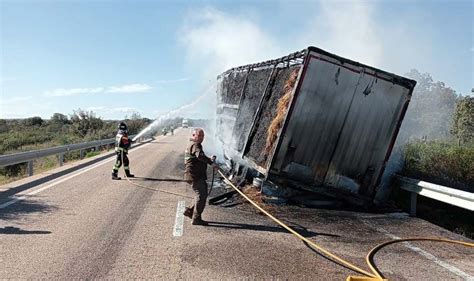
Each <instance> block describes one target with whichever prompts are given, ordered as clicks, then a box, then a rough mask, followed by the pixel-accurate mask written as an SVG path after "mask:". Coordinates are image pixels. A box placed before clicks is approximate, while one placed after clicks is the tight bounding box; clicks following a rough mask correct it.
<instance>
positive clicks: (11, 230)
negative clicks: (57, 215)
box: [0, 226, 51, 234]
mask: <svg viewBox="0 0 474 281" xmlns="http://www.w3.org/2000/svg"><path fill="white" fill-rule="evenodd" d="M50 233H51V231H46V230H23V229H21V228H18V227H14V226H5V227H3V228H0V234H50Z"/></svg>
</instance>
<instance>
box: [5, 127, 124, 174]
mask: <svg viewBox="0 0 474 281" xmlns="http://www.w3.org/2000/svg"><path fill="white" fill-rule="evenodd" d="M130 138H133V136H130ZM113 143H115V138H110V139H104V140H97V141H90V142H83V143H75V144H68V145H62V146H56V147H51V148H45V149H39V150H32V151H26V152H20V153H14V154H7V155H0V167H4V166H9V165H14V164H19V163H28V175H29V176H32V175H33V160H34V159H37V158H41V157H47V156H51V155H59V157H58V160H59V166H62V165H63V163H64V153H67V152H71V151H76V150H80V158H81V159H82V158H84V150H85V149H88V148H92V147H94V148H95V150H96V151H97V150H98V148H99V146H104V145H109V144H113Z"/></svg>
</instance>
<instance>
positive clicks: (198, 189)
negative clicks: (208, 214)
mask: <svg viewBox="0 0 474 281" xmlns="http://www.w3.org/2000/svg"><path fill="white" fill-rule="evenodd" d="M190 184H191V187H192V189H193V190H194V193H195V196H194V205H193V206H190V207H189V208H191V209H194V212H193V220H194V219H200V218H201V214H202V212H203V211H204V207H205V206H206V201H207V183H206V180H203V179H201V180H194V181H192V182H190Z"/></svg>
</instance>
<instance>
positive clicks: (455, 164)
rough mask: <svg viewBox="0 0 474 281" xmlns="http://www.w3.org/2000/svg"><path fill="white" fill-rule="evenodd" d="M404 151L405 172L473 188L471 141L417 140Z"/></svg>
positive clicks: (446, 183) (473, 165)
mask: <svg viewBox="0 0 474 281" xmlns="http://www.w3.org/2000/svg"><path fill="white" fill-rule="evenodd" d="M404 153H405V165H404V167H403V174H404V175H407V176H410V177H414V178H419V179H425V180H427V181H431V182H436V183H438V184H442V185H447V186H450V187H453V188H459V189H463V190H467V191H470V192H474V145H470V146H459V145H458V144H456V143H450V142H441V141H432V142H421V141H418V142H413V143H408V144H407V145H406V146H405V150H404Z"/></svg>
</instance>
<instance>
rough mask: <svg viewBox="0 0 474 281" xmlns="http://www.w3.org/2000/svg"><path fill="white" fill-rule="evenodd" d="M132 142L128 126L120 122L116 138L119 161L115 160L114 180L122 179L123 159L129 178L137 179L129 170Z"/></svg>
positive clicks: (116, 151)
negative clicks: (129, 153) (120, 170)
mask: <svg viewBox="0 0 474 281" xmlns="http://www.w3.org/2000/svg"><path fill="white" fill-rule="evenodd" d="M131 143H132V140H130V139H128V128H127V124H125V123H124V122H120V124H119V126H118V132H117V136H116V137H115V153H116V154H117V160H115V165H114V168H113V170H112V179H113V180H119V179H120V177H119V176H118V170H119V169H120V167H121V166H122V159H123V169H124V170H125V175H127V177H129V178H133V177H135V175H132V174H131V173H130V168H129V166H128V165H129V161H128V156H127V154H128V149H129V148H130V145H131Z"/></svg>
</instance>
